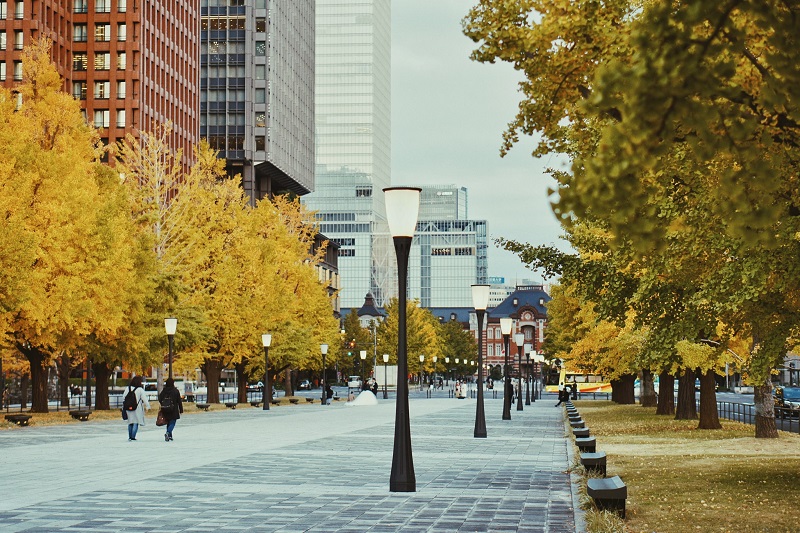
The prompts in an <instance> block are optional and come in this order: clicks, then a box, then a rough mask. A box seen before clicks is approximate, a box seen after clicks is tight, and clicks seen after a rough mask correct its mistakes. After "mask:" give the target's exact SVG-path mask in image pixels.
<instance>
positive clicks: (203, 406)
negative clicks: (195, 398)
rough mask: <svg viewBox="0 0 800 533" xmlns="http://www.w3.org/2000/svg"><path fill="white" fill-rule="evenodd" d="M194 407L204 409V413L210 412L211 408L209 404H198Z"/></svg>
mask: <svg viewBox="0 0 800 533" xmlns="http://www.w3.org/2000/svg"><path fill="white" fill-rule="evenodd" d="M194 406H195V407H197V408H198V409H202V410H203V411H208V408H209V407H211V406H210V405H208V404H207V403H196V404H194Z"/></svg>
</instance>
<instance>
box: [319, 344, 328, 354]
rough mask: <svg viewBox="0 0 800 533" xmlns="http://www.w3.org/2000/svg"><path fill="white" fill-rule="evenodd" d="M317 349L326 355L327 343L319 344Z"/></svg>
mask: <svg viewBox="0 0 800 533" xmlns="http://www.w3.org/2000/svg"><path fill="white" fill-rule="evenodd" d="M319 350H320V352H322V355H328V345H327V344H320V345H319Z"/></svg>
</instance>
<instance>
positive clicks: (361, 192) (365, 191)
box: [356, 186, 372, 198]
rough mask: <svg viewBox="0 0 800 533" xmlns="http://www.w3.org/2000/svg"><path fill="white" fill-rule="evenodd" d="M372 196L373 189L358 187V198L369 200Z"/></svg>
mask: <svg viewBox="0 0 800 533" xmlns="http://www.w3.org/2000/svg"><path fill="white" fill-rule="evenodd" d="M371 196H372V187H362V186H359V187H356V198H369V197H371Z"/></svg>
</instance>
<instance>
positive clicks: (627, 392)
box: [618, 374, 636, 405]
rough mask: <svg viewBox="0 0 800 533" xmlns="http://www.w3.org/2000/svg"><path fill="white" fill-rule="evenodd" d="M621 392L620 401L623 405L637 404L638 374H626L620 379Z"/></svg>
mask: <svg viewBox="0 0 800 533" xmlns="http://www.w3.org/2000/svg"><path fill="white" fill-rule="evenodd" d="M619 382H620V391H619V392H620V394H619V402H618V403H620V404H622V405H635V404H636V375H635V374H625V375H624V376H622V377H621V378H620V379H619Z"/></svg>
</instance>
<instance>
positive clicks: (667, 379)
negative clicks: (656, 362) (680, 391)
mask: <svg viewBox="0 0 800 533" xmlns="http://www.w3.org/2000/svg"><path fill="white" fill-rule="evenodd" d="M658 383H659V384H658V406H657V407H656V414H657V415H674V414H675V377H674V376H673V375H672V374H670V373H669V372H667V371H664V372H661V373H660V374H659V375H658Z"/></svg>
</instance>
